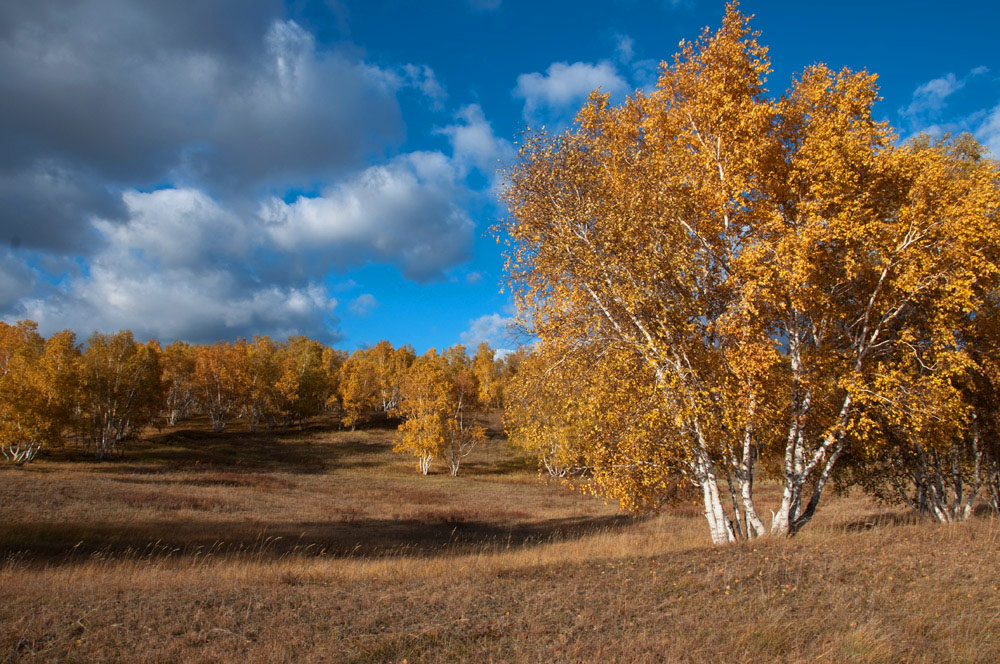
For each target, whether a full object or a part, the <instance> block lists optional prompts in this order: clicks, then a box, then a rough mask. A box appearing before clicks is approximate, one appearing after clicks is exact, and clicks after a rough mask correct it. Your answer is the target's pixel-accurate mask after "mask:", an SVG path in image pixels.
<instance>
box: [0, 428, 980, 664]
mask: <svg viewBox="0 0 1000 664" xmlns="http://www.w3.org/2000/svg"><path fill="white" fill-rule="evenodd" d="M390 448H391V433H390V432H389V431H388V430H386V429H385V428H381V429H380V428H377V427H376V428H369V429H366V430H361V431H358V432H354V433H350V432H334V431H331V430H329V429H326V428H323V427H322V426H317V427H315V428H313V429H307V430H305V431H303V432H298V431H293V432H289V433H284V434H276V435H274V436H266V435H248V434H245V433H240V432H235V433H226V434H223V435H222V436H211V435H208V434H206V433H205V432H204V430H203V428H202V427H200V426H199V427H194V428H191V427H188V428H184V429H180V430H177V431H168V432H164V433H163V434H158V435H155V436H151V437H150V439H149V440H148V441H146V442H144V443H143V444H141V445H140V446H138V447H137V448H136V449H134V450H132V451H131V452H130V453H129V454H128V455H127V456H126V458H125V459H124V460H121V461H116V462H111V463H100V464H97V463H92V462H90V461H87V460H85V459H83V458H77V457H74V456H73V454H72V453H71V452H62V453H59V454H50V455H49V456H48V457H47V458H45V459H43V460H41V461H40V462H37V463H36V464H33V465H32V466H29V467H27V468H25V469H20V470H18V469H7V468H5V469H3V470H0V555H2V556H3V560H4V562H3V563H2V565H0V628H2V629H0V661H26V662H27V661H53V660H60V661H93V660H99V661H129V662H133V661H134V662H166V661H192V662H203V661H209V662H211V661H218V662H230V661H241V662H257V661H268V662H271V661H274V662H310V661H317V662H319V661H342V662H401V661H404V660H406V661H408V662H418V661H426V662H440V661H454V662H466V661H487V662H489V661H527V662H535V661H539V662H542V661H544V662H549V661H570V662H575V661H588V662H614V661H621V662H662V661H667V662H670V661H695V662H700V661H704V662H749V661H756V662H770V661H825V662H899V661H912V662H949V661H952V662H995V661H1000V592H998V583H1000V581H998V579H1000V563H998V557H997V543H998V538H1000V523H998V522H996V521H994V520H989V519H976V520H973V521H972V522H970V523H967V524H964V525H958V526H948V527H945V526H937V525H932V524H929V523H918V522H916V521H915V520H914V519H912V518H910V517H909V516H908V515H907V514H906V513H905V512H900V511H893V510H886V509H885V508H884V507H880V506H878V505H876V504H873V503H870V502H869V501H867V500H866V499H865V498H863V497H861V496H854V495H848V496H841V497H832V496H831V499H830V500H829V501H828V502H827V503H826V504H825V505H824V508H823V509H822V510H821V512H820V516H819V517H817V521H816V523H814V524H812V525H811V526H810V527H809V529H807V530H806V531H805V532H804V533H803V534H802V535H800V536H799V537H797V538H795V539H792V540H766V541H760V542H756V543H752V544H741V545H736V546H728V547H711V546H709V544H708V538H707V536H706V530H707V528H706V526H705V524H704V521H703V519H702V518H701V517H700V515H699V513H698V510H697V509H696V508H694V507H693V506H681V507H678V508H672V509H668V510H665V511H664V512H663V513H661V514H659V515H656V516H654V517H649V518H644V519H633V518H631V517H627V516H622V515H620V514H618V512H617V510H616V509H615V508H614V507H613V506H609V505H605V504H603V503H602V502H600V501H598V500H595V499H593V498H588V497H586V496H584V495H582V494H580V493H579V492H573V491H569V490H567V489H566V488H565V487H563V486H561V485H560V484H558V483H546V482H543V481H541V480H540V479H539V478H538V476H537V474H536V473H535V472H534V471H533V470H532V469H531V468H530V467H529V466H528V465H527V464H525V463H524V462H523V461H518V460H516V459H513V460H512V459H510V458H508V457H507V455H506V454H505V450H504V449H503V446H502V441H499V440H494V441H493V442H492V443H491V446H490V447H489V448H487V449H484V450H480V451H479V453H478V454H477V455H476V456H475V457H473V458H472V459H470V461H471V463H470V464H469V465H468V466H467V467H464V468H463V474H462V475H461V476H460V477H458V478H451V477H449V476H447V474H446V473H445V472H444V470H443V468H440V467H439V469H438V470H439V472H438V473H437V474H434V475H432V476H430V477H420V476H418V475H417V474H416V472H415V469H414V467H413V464H411V463H409V462H408V461H407V460H405V459H402V458H399V457H396V456H394V455H392V454H391V452H390ZM466 471H469V472H466ZM767 491H770V492H771V493H772V495H771V496H770V497H769V498H770V500H771V501H773V500H774V498H775V496H774V495H773V493H774V489H773V488H769V487H765V492H767ZM765 502H766V500H765ZM765 512H766V509H765Z"/></svg>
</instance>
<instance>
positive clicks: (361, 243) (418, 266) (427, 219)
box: [260, 152, 475, 281]
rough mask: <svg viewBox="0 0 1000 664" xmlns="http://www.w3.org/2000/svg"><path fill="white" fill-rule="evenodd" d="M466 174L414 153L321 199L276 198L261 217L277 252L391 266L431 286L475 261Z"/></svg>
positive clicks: (341, 263) (435, 156)
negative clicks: (454, 267) (290, 200)
mask: <svg viewBox="0 0 1000 664" xmlns="http://www.w3.org/2000/svg"><path fill="white" fill-rule="evenodd" d="M461 177H462V173H461V171H460V170H459V169H458V168H457V167H456V165H455V164H454V163H453V162H452V160H450V159H449V158H448V157H446V156H445V155H443V154H441V153H440V152H412V153H409V154H405V155H402V156H400V157H396V158H395V159H392V160H391V161H389V162H388V163H387V164H384V165H381V166H373V167H371V168H368V169H366V170H365V171H363V172H362V173H361V174H360V175H358V176H356V177H354V178H351V179H349V180H347V181H345V182H344V183H342V184H340V185H338V186H336V187H331V188H328V189H326V190H324V191H323V192H322V195H321V196H318V197H314V198H309V197H304V196H303V197H299V198H298V199H297V200H296V201H295V202H293V203H285V202H284V201H282V200H280V199H278V198H271V199H269V200H268V201H266V202H265V203H264V205H263V206H262V208H261V211H260V214H261V217H262V218H263V219H264V222H265V224H266V232H267V234H268V236H269V237H270V239H271V240H272V241H273V243H274V245H275V247H276V248H278V249H279V250H281V251H283V252H287V253H289V254H297V255H299V256H300V257H301V258H303V259H307V260H310V261H312V262H313V263H318V264H319V266H320V267H322V266H324V265H326V266H329V265H332V266H334V267H337V268H339V269H345V268H349V267H356V266H359V265H361V264H363V263H366V262H370V261H378V262H386V263H390V264H392V265H395V266H397V267H398V268H399V269H400V270H401V271H402V273H403V275H404V276H405V277H406V278H408V279H413V280H416V281H427V280H431V279H437V278H440V277H441V276H443V272H444V270H445V269H446V268H448V267H451V266H452V265H455V264H457V263H460V262H462V261H464V260H467V259H468V258H469V256H470V248H471V244H472V235H473V229H474V227H475V224H474V223H473V221H472V219H470V218H469V216H468V213H467V212H466V211H465V210H464V208H463V207H462V206H461V201H462V199H463V198H464V197H466V196H467V195H468V192H467V190H465V188H464V184H463V183H462V182H461Z"/></svg>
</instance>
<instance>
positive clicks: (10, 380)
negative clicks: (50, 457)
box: [0, 321, 80, 466]
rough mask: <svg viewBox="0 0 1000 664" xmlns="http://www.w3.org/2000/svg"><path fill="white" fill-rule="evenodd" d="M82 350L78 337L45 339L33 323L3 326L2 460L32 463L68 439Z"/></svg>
mask: <svg viewBox="0 0 1000 664" xmlns="http://www.w3.org/2000/svg"><path fill="white" fill-rule="evenodd" d="M79 355H80V353H79V349H78V348H77V347H76V343H75V337H74V335H73V333H72V332H69V331H65V332H59V333H57V334H54V335H53V336H51V337H50V338H49V339H48V340H45V339H43V338H42V337H41V335H39V334H38V331H37V325H36V324H35V323H34V322H33V321H21V322H19V323H17V324H16V325H8V324H7V323H2V322H0V455H2V456H3V458H4V460H5V461H7V462H8V463H11V464H14V465H17V466H21V465H24V464H26V463H30V462H31V461H33V460H34V459H35V457H36V456H37V455H38V453H39V452H40V451H41V450H42V448H43V447H44V446H46V445H50V444H52V443H55V442H58V441H60V440H61V439H62V435H63V431H64V430H65V429H66V428H67V427H68V426H69V425H70V423H71V421H72V416H73V412H74V408H75V406H76V399H77V392H78V387H79V385H78V379H79V366H78V364H79Z"/></svg>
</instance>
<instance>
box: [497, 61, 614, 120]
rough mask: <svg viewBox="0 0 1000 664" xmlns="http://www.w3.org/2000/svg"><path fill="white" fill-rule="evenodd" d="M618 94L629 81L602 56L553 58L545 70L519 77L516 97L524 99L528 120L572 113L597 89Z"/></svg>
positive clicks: (525, 117)
mask: <svg viewBox="0 0 1000 664" xmlns="http://www.w3.org/2000/svg"><path fill="white" fill-rule="evenodd" d="M598 88H600V89H601V91H602V92H607V93H610V94H611V95H612V96H617V95H620V94H623V93H624V92H626V90H627V88H628V85H627V84H626V82H625V79H623V78H622V77H621V76H620V75H619V74H618V70H617V68H616V67H615V65H614V64H612V63H610V62H608V61H607V60H602V61H601V62H598V63H597V64H590V63H587V62H574V63H573V64H568V63H566V62H554V63H552V64H551V65H549V67H548V69H547V70H546V71H545V73H544V74H542V73H540V72H532V73H530V74H521V75H520V76H518V77H517V86H516V87H515V88H514V92H513V94H514V97H515V98H518V99H523V100H524V109H523V116H524V119H525V121H527V122H528V123H529V124H541V123H543V122H545V121H550V122H552V121H558V120H560V119H565V117H566V115H567V114H569V115H572V114H573V113H575V112H576V110H577V109H578V108H579V107H580V106H581V105H582V103H583V101H584V100H585V99H586V98H587V95H589V94H590V93H591V92H593V91H594V90H596V89H598Z"/></svg>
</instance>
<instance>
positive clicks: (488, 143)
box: [437, 104, 514, 180]
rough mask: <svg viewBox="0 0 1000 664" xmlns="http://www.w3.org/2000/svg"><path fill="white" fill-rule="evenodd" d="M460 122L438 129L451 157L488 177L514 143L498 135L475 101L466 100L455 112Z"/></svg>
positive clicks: (506, 159) (509, 155)
mask: <svg viewBox="0 0 1000 664" xmlns="http://www.w3.org/2000/svg"><path fill="white" fill-rule="evenodd" d="M455 118H456V119H458V120H460V121H461V122H460V123H457V124H453V125H449V126H447V127H444V128H442V129H438V130H437V131H438V133H441V134H445V135H446V136H448V137H449V138H450V139H451V147H452V157H453V158H454V160H455V161H456V162H458V163H459V164H461V165H462V166H463V167H465V168H476V169H478V170H479V171H480V172H481V173H483V174H484V175H486V176H487V177H488V178H490V179H491V180H492V179H493V177H494V175H495V174H496V171H497V169H498V168H499V167H502V166H503V165H505V164H507V163H509V162H510V160H511V159H512V158H513V156H514V146H513V145H511V143H510V141H507V140H505V139H502V138H498V137H497V136H496V135H495V134H494V133H493V126H492V125H491V124H490V123H489V122H488V121H487V120H486V116H485V115H484V114H483V109H482V108H480V106H479V105H478V104H469V105H468V106H464V107H463V108H461V109H460V110H459V111H458V113H456V114H455Z"/></svg>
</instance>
